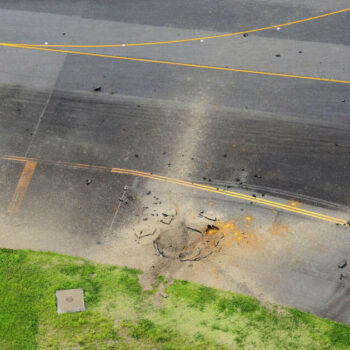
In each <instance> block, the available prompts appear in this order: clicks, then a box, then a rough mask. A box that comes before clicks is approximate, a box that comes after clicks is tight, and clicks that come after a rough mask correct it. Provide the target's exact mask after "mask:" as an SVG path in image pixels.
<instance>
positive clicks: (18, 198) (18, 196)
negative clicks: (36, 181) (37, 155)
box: [7, 157, 37, 214]
mask: <svg viewBox="0 0 350 350" xmlns="http://www.w3.org/2000/svg"><path fill="white" fill-rule="evenodd" d="M7 159H9V158H7ZM12 160H18V161H22V160H21V158H18V157H14V158H13V159H12ZM36 165H37V162H35V161H31V160H27V161H26V163H25V166H24V169H23V171H22V174H21V177H20V178H19V180H18V183H17V187H16V190H15V193H14V194H13V197H12V200H11V203H10V205H9V207H8V209H7V211H8V212H9V213H11V214H15V213H17V212H18V210H19V208H20V206H21V203H22V201H23V198H24V195H25V194H26V192H27V189H28V186H29V184H30V181H31V179H32V176H33V174H34V171H35V168H36Z"/></svg>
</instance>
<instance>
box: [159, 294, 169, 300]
mask: <svg viewBox="0 0 350 350" xmlns="http://www.w3.org/2000/svg"><path fill="white" fill-rule="evenodd" d="M160 296H161V297H162V298H164V299H166V298H167V297H168V294H166V293H160Z"/></svg>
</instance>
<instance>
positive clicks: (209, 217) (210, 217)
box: [199, 211, 216, 221]
mask: <svg viewBox="0 0 350 350" xmlns="http://www.w3.org/2000/svg"><path fill="white" fill-rule="evenodd" d="M199 217H202V218H205V219H208V220H210V221H216V216H214V215H212V214H210V213H205V212H204V211H201V212H200V213H199Z"/></svg>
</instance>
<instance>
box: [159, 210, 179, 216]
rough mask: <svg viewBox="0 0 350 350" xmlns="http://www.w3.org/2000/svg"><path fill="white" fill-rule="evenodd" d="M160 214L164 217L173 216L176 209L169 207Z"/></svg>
mask: <svg viewBox="0 0 350 350" xmlns="http://www.w3.org/2000/svg"><path fill="white" fill-rule="evenodd" d="M162 214H163V216H165V217H167V216H172V217H175V216H176V215H177V211H176V209H170V210H167V211H166V212H164V213H162Z"/></svg>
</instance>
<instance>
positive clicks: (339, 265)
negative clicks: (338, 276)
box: [338, 259, 348, 269]
mask: <svg viewBox="0 0 350 350" xmlns="http://www.w3.org/2000/svg"><path fill="white" fill-rule="evenodd" d="M347 264H348V262H347V261H346V260H345V259H344V260H342V261H340V262H339V263H338V267H339V268H340V269H343V268H344V267H345V266H346V265H347Z"/></svg>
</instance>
